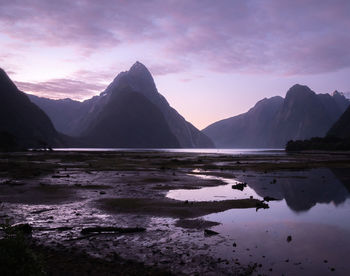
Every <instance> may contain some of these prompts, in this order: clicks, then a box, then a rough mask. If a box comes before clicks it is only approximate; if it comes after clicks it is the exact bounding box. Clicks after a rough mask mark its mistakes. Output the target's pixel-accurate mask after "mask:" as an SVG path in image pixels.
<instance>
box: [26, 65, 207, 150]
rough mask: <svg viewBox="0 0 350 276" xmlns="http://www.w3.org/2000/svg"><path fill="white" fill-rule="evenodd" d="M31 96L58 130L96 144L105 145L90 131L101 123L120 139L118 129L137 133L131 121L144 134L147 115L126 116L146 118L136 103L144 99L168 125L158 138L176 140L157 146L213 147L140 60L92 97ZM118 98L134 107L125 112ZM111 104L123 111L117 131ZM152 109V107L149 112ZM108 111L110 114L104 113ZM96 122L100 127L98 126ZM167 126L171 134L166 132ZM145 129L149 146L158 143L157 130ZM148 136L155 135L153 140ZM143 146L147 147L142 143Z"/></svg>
mask: <svg viewBox="0 0 350 276" xmlns="http://www.w3.org/2000/svg"><path fill="white" fill-rule="evenodd" d="M123 93H128V94H129V96H128V97H121V96H119V97H117V95H119V94H123ZM141 96H142V97H141ZM130 97H136V98H137V99H135V102H133V101H131V99H130ZM31 99H32V101H33V102H34V103H36V104H38V105H39V106H40V107H41V108H43V109H44V110H46V111H47V113H48V114H49V116H50V117H51V118H52V120H53V122H54V124H55V126H56V127H57V128H58V129H59V130H60V131H62V132H63V133H65V134H67V135H72V136H84V137H90V138H92V137H93V141H98V145H99V146H106V147H107V144H106V145H103V143H101V141H103V137H102V134H99V133H96V134H93V129H99V130H101V128H102V126H104V127H105V128H106V129H107V128H108V129H113V133H114V134H115V135H116V137H117V136H118V137H119V138H120V137H121V136H120V135H121V134H120V133H119V131H120V132H123V131H125V132H126V133H130V135H134V134H135V135H136V133H138V132H135V129H133V124H135V127H136V125H137V127H138V128H139V130H140V129H143V133H146V132H147V131H146V128H145V127H142V124H141V122H144V123H145V124H146V125H148V126H149V124H148V123H146V122H150V121H149V118H141V117H138V118H134V117H133V118H128V117H127V116H131V115H132V114H133V112H134V113H135V114H143V116H146V117H147V113H145V112H144V110H143V109H142V106H141V104H139V103H140V102H144V103H145V105H146V106H145V109H147V110H149V111H150V116H151V114H152V115H155V114H156V113H157V112H160V114H161V115H162V116H161V117H159V116H158V121H157V124H159V126H160V125H162V126H167V128H164V130H162V131H163V133H162V134H161V137H163V138H164V139H165V137H168V138H169V137H173V136H174V137H175V138H176V140H177V143H174V141H173V138H171V139H170V140H169V141H168V142H166V141H162V142H161V143H160V144H159V147H160V146H162V145H163V146H162V147H164V146H165V145H168V144H169V145H170V144H171V145H173V146H174V147H175V145H177V147H184V148H194V147H197V148H201V147H202V148H207V147H213V143H212V142H211V140H210V139H209V138H208V137H207V136H206V135H204V134H203V133H201V132H200V131H199V130H198V129H196V128H195V127H194V126H193V125H192V124H190V123H189V122H187V121H186V120H185V119H184V118H183V117H182V116H181V115H180V114H179V113H178V112H177V111H176V110H175V109H173V108H172V107H171V106H170V105H169V103H168V102H167V100H166V99H165V98H164V97H163V96H162V95H161V94H159V93H158V90H157V88H156V85H155V83H154V80H153V77H152V75H151V73H150V72H149V71H148V69H147V68H146V67H145V66H144V65H143V64H141V63H140V62H136V63H135V64H134V65H133V66H132V67H131V68H130V70H129V71H126V72H121V73H120V74H118V76H117V77H116V78H115V79H114V80H113V82H112V83H111V84H110V85H109V86H108V87H107V88H106V90H105V91H104V92H102V93H101V94H100V95H99V96H95V97H93V98H91V99H89V100H86V101H84V102H76V101H69V100H67V99H66V100H60V101H55V100H50V99H42V98H41V99H40V98H37V97H31ZM118 99H119V100H123V101H125V102H128V103H131V102H132V103H134V104H135V106H128V108H130V109H131V110H130V111H127V110H126V108H127V107H125V106H122V105H120V104H117V100H118ZM112 105H115V107H114V109H116V106H118V108H122V110H120V114H119V113H118V114H119V116H125V117H122V118H118V126H119V127H121V129H120V130H118V129H117V128H116V127H115V126H113V124H114V123H113V122H114V121H115V120H116V118H114V119H112V118H109V117H108V116H114V115H115V113H113V112H119V111H113V112H111V110H112V107H111V106H112ZM53 106H54V107H53ZM107 107H108V109H110V110H109V111H106V110H105V109H106V108H107ZM50 109H51V111H50ZM151 109H152V110H153V109H154V110H153V111H152V112H151ZM52 110H54V111H52ZM155 110H157V111H155ZM132 111H133V112H132ZM63 112H65V115H60V114H62V113H63ZM107 114H109V115H108V116H107ZM129 119H130V121H129ZM153 119H155V118H153ZM122 120H125V122H129V123H130V124H129V125H128V128H127V129H126V123H125V124H122V123H121V121H122ZM163 120H165V125H164V124H163V122H162V121H163ZM107 122H108V123H107ZM131 123H132V124H131ZM97 125H98V126H99V127H98V128H97ZM168 129H169V130H170V132H171V133H172V135H173V136H169V135H168V134H166V133H167V131H168ZM148 131H149V132H150V133H148V134H147V135H148V136H149V137H148V138H147V139H148V141H149V142H150V144H149V146H148V147H155V146H156V144H154V141H158V142H160V140H157V139H160V137H158V138H156V136H157V135H158V134H159V130H158V131H156V130H155V129H153V128H149V129H148ZM101 133H102V132H101ZM103 133H106V131H103ZM117 133H118V135H117ZM98 135H101V137H100V138H98V137H97V136H98ZM138 135H139V134H138ZM151 135H153V136H154V137H153V138H152V139H151ZM119 138H118V139H119ZM134 139H135V141H136V140H137V139H139V138H136V137H132V136H129V140H130V141H132V140H134ZM110 140H112V137H110ZM151 141H152V142H151ZM117 144H119V143H117ZM108 145H110V143H108ZM143 145H144V147H146V145H145V144H143ZM156 147H158V146H156Z"/></svg>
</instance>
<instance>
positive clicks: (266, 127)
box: [203, 96, 283, 148]
mask: <svg viewBox="0 0 350 276" xmlns="http://www.w3.org/2000/svg"><path fill="white" fill-rule="evenodd" d="M282 104H283V98H282V97H279V96H276V97H272V98H269V99H266V98H265V99H263V100H261V101H259V102H258V103H256V105H255V106H254V107H253V108H251V109H250V110H249V111H248V112H246V113H243V114H241V115H238V116H235V117H232V118H228V119H225V120H221V121H218V122H216V123H214V124H212V125H210V126H208V127H207V128H205V129H204V130H203V132H204V133H205V134H206V135H208V136H209V137H210V138H211V139H212V140H213V141H214V142H215V145H216V146H217V147H219V148H231V147H235V148H249V147H259V148H264V147H269V146H271V139H272V137H271V133H272V124H271V122H272V121H273V120H274V117H275V116H276V114H277V112H278V110H279V109H280V108H281V106H282Z"/></svg>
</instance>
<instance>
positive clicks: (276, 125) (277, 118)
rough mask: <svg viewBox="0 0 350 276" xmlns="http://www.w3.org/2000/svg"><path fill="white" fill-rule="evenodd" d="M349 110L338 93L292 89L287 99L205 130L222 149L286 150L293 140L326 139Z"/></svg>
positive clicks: (262, 103)
mask: <svg viewBox="0 0 350 276" xmlns="http://www.w3.org/2000/svg"><path fill="white" fill-rule="evenodd" d="M348 106H349V100H348V99H346V98H345V97H344V96H343V95H341V94H340V93H338V92H334V93H333V94H332V95H329V94H316V93H315V92H313V91H312V90H311V89H310V88H308V87H307V86H304V85H299V84H296V85H294V86H293V87H291V88H290V89H289V90H288V91H287V94H286V97H285V99H283V98H281V97H273V98H270V99H264V100H262V101H260V102H258V103H257V104H256V105H255V106H254V107H253V108H252V109H250V110H249V111H248V112H247V113H244V114H241V115H238V116H235V117H232V118H229V119H226V120H222V121H219V122H216V123H214V124H212V125H210V126H208V127H207V128H206V129H204V130H203V132H204V133H205V134H207V135H208V136H209V137H210V138H211V139H212V140H213V141H214V142H215V144H216V146H218V147H232V148H236V147H238V148H244V147H245V148H252V147H253V148H256V147H258V148H264V147H284V146H285V145H286V143H287V142H288V141H289V140H299V139H301V140H302V139H309V138H311V137H315V136H318V137H323V136H325V135H326V133H327V131H328V130H329V128H330V127H331V126H332V125H333V124H334V122H335V121H336V120H338V119H339V117H340V116H341V114H342V113H343V112H344V110H345V109H346V108H347V107H348Z"/></svg>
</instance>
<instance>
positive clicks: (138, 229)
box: [81, 227, 146, 235]
mask: <svg viewBox="0 0 350 276" xmlns="http://www.w3.org/2000/svg"><path fill="white" fill-rule="evenodd" d="M144 231H146V228H142V227H127V228H123V227H88V228H83V229H82V230H81V234H83V235H86V234H91V233H118V234H128V233H138V232H144Z"/></svg>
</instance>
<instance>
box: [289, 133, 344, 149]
mask: <svg viewBox="0 0 350 276" xmlns="http://www.w3.org/2000/svg"><path fill="white" fill-rule="evenodd" d="M305 150H326V151H331V150H332V151H347V150H350V139H343V138H338V137H335V136H326V137H324V138H320V137H314V138H311V139H309V140H296V141H293V140H291V141H289V142H288V143H287V145H286V151H289V152H291V151H305Z"/></svg>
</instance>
